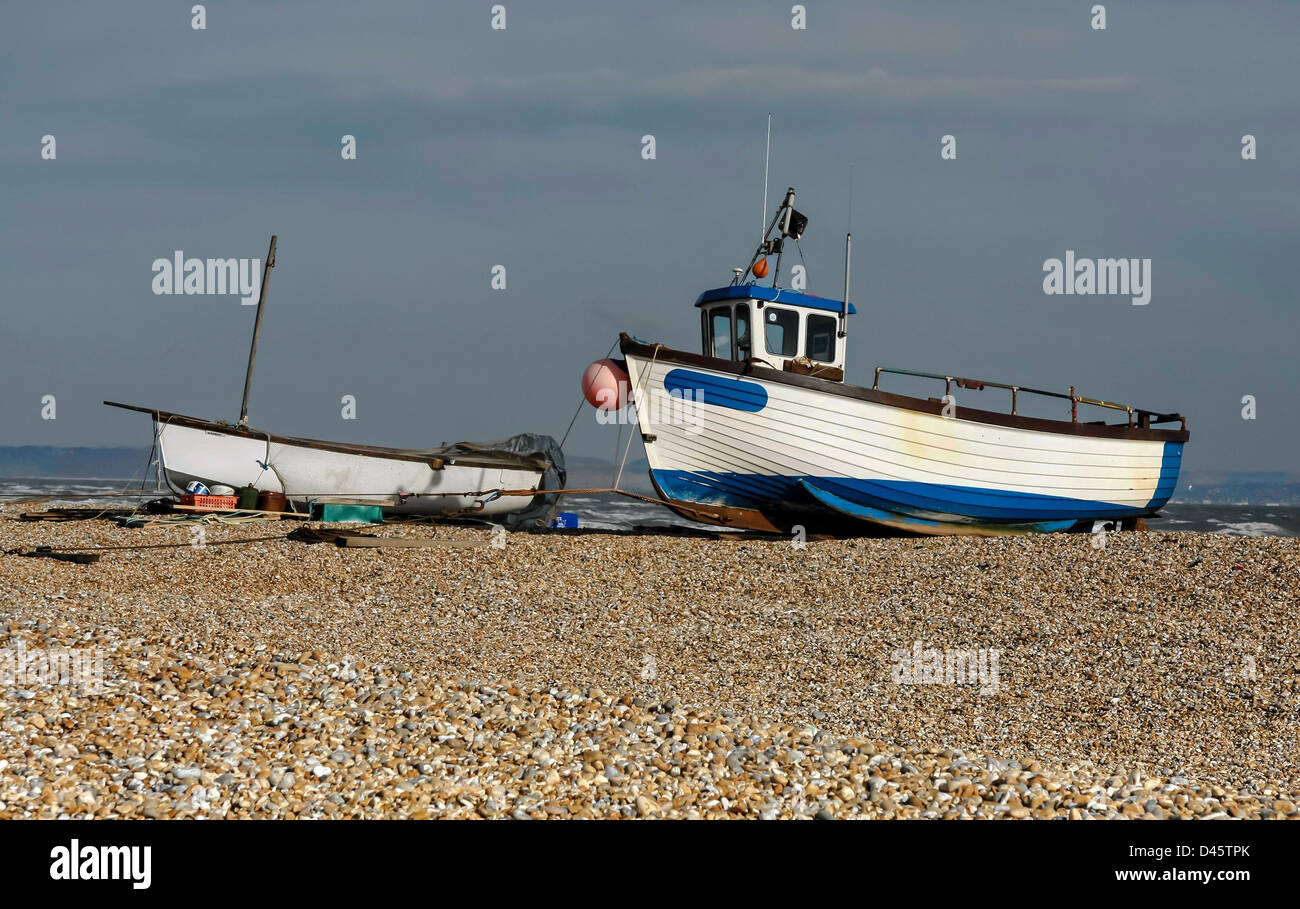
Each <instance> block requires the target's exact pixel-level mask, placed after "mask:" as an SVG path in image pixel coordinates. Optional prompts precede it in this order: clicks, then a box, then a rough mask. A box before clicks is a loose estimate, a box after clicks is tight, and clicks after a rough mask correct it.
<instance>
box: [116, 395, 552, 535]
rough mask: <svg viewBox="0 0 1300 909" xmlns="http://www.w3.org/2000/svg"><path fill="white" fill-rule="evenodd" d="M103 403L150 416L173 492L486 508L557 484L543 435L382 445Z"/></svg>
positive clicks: (442, 510)
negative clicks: (215, 489)
mask: <svg viewBox="0 0 1300 909" xmlns="http://www.w3.org/2000/svg"><path fill="white" fill-rule="evenodd" d="M104 403H105V404H107V405H108V406H110V407H120V408H123V409H125V410H133V411H138V412H140V413H147V414H149V415H150V416H151V417H152V418H153V425H154V438H155V440H156V444H157V452H158V461H159V466H160V470H161V473H162V476H163V478H164V481H165V482H166V484H167V486H168V487H169V488H170V489H171V490H172V491H173V492H175V493H177V494H178V495H179V494H183V493H184V492H185V489H186V487H187V486H188V485H189V484H190V483H191V482H194V481H198V482H199V483H202V484H203V485H205V486H207V487H209V488H210V487H212V486H214V485H225V486H231V487H241V486H252V487H253V488H255V489H257V490H259V491H261V492H277V493H283V494H284V496H285V497H286V498H287V499H288V500H289V501H290V502H291V503H293V504H294V505H296V506H300V507H301V508H302V509H303V510H306V509H307V508H308V507H309V506H310V505H311V504H312V503H313V502H321V503H328V502H344V501H346V502H348V503H351V504H373V505H379V506H380V507H382V508H383V509H384V510H385V511H386V512H392V513H396V514H428V515H473V516H478V517H494V516H499V515H506V514H510V513H513V512H522V511H525V510H528V509H531V508H533V507H536V506H539V505H541V504H542V503H543V501H544V500H545V499H546V498H547V497H546V492H547V491H549V490H554V489H558V488H561V487H562V485H563V483H562V476H563V460H562V458H561V456H560V455H559V452H558V448H554V446H553V442H551V440H550V438H549V437H548V436H535V435H531V434H526V433H525V434H521V435H518V436H513V437H511V438H510V439H505V440H503V441H500V442H488V443H481V442H480V443H471V442H458V443H456V444H454V445H446V446H442V447H440V448H432V449H404V448H383V447H380V446H377V445H356V444H352V443H348V442H326V441H321V440H318V439H302V438H295V437H291V436H279V435H274V434H272V433H269V432H263V431H261V430H258V429H252V428H250V427H247V426H240V425H237V424H231V423H225V422H219V421H213V420H202V419H199V418H197V417H187V416H184V415H182V414H175V413H168V412H167V411H162V410H153V409H150V408H147V407H136V406H134V405H131V404H119V403H116V402H113V401H105V402H104ZM557 461H558V462H559V465H558V467H559V472H558V474H557V469H556V468H557V464H556V462H557ZM530 492H531V493H533V494H532V495H529V493H530Z"/></svg>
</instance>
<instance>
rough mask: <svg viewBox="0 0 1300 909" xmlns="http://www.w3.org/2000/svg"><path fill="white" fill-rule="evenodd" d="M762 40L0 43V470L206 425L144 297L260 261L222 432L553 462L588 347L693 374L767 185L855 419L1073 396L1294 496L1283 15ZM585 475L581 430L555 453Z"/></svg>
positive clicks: (210, 371)
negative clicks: (912, 384) (507, 452)
mask: <svg viewBox="0 0 1300 909" xmlns="http://www.w3.org/2000/svg"><path fill="white" fill-rule="evenodd" d="M792 5H793V4H791V3H785V2H747V3H732V2H712V3H708V4H701V3H688V2H681V3H677V2H671V0H661V2H656V3H654V4H649V5H647V4H632V3H598V2H594V0H593V2H550V0H548V2H546V3H541V2H536V0H532V2H505V3H504V4H503V6H504V7H505V10H506V20H505V24H506V27H505V28H504V29H493V28H492V16H493V14H492V9H491V8H492V6H493V4H491V3H487V2H482V3H480V2H472V3H465V2H456V3H427V2H410V3H407V2H376V3H373V4H358V3H341V2H331V0H314V2H291V0H281V2H276V3H270V4H268V3H240V2H231V3H209V4H206V5H205V11H206V21H205V25H206V28H205V29H201V30H196V29H194V28H193V27H192V24H193V18H194V17H193V14H192V12H191V7H192V6H193V4H192V3H191V2H181V3H162V2H140V3H131V4H73V3H65V2H52V3H46V4H9V5H7V6H6V7H5V9H4V11H3V13H0V47H2V48H3V53H2V54H0V122H2V123H3V128H2V129H0V200H2V204H3V211H4V214H5V217H4V218H3V219H2V220H0V300H2V301H3V302H2V303H0V314H2V315H0V364H2V365H0V378H2V379H3V383H0V445H60V446H64V445H67V446H71V445H130V444H139V445H147V444H148V443H149V439H150V430H149V423H148V418H147V417H145V416H143V415H139V414H132V413H128V412H124V411H118V410H114V409H110V408H106V407H103V406H102V405H101V402H102V401H103V400H106V399H107V400H118V401H124V402H128V403H132V404H138V405H144V406H148V407H156V408H160V409H163V410H170V411H175V412H179V413H184V414H190V415H194V416H200V417H205V418H211V419H227V420H234V419H235V418H237V417H238V415H239V400H240V395H241V392H242V388H243V380H244V369H245V365H246V358H247V352H248V343H249V338H250V336H251V332H252V325H253V316H254V311H255V308H256V307H254V306H246V305H241V303H240V300H239V297H238V296H234V295H216V294H206V295H177V294H173V295H158V294H155V293H154V292H153V289H152V285H153V282H154V278H155V273H154V271H153V263H154V261H155V260H156V259H159V258H164V259H170V258H171V257H172V256H173V255H174V253H175V251H176V250H183V251H184V254H185V256H186V257H191V256H193V257H197V258H203V259H206V258H224V257H241V258H256V259H259V260H260V259H262V258H263V257H264V256H265V252H266V247H267V243H268V240H269V237H270V235H271V234H273V233H274V234H276V235H278V238H279V239H278V253H277V261H276V267H275V269H274V270H273V273H272V277H271V283H270V293H269V299H268V303H267V308H266V313H265V317H264V326H263V332H262V338H261V342H260V347H259V356H258V361H257V366H256V372H255V376H254V381H253V389H252V400H251V406H250V421H251V423H252V424H253V425H254V426H256V427H259V428H263V429H269V430H271V431H274V432H277V433H280V434H286V435H302V436H311V437H316V438H329V439H338V440H348V441H362V442H370V443H374V444H387V445H400V446H411V447H416V446H425V445H437V444H440V443H442V442H444V441H454V440H459V439H494V438H501V437H504V436H507V435H511V434H514V433H516V432H522V431H531V432H544V433H549V434H551V435H554V436H556V437H557V438H558V437H560V436H562V435H563V434H564V432H565V428H566V426H567V425H568V424H569V421H570V419H571V418H572V417H573V415H574V412H575V410H577V409H578V408H579V403H580V400H581V396H580V388H579V378H580V376H581V374H582V371H583V369H584V368H585V367H586V366H587V364H588V363H590V362H591V361H592V360H594V359H597V358H599V357H601V356H604V355H605V353H606V352H607V351H608V350H609V348H610V347H611V345H612V344H613V343H614V342H615V340H616V339H617V336H618V333H619V332H620V331H627V332H630V333H632V334H634V335H636V336H638V337H639V338H642V339H647V340H655V341H662V342H665V343H667V344H669V345H670V346H674V347H679V348H685V349H688V350H695V349H697V348H698V345H699V338H698V332H699V319H698V316H697V314H696V312H695V310H694V309H693V303H694V300H695V298H696V297H697V296H698V295H699V293H700V292H701V291H703V290H705V289H708V288H712V287H718V286H723V285H726V284H727V283H728V282H729V280H730V276H731V268H732V267H734V266H743V265H745V264H746V263H747V262H748V261H749V256H750V255H751V253H752V252H753V249H754V246H755V244H756V242H757V240H758V239H759V232H760V228H761V226H762V224H761V221H760V216H761V215H763V214H764V213H766V215H767V217H770V215H771V211H772V210H773V209H774V207H775V205H776V203H777V201H778V200H779V197H780V194H781V192H782V191H783V190H784V189H785V187H787V186H793V187H795V189H796V191H797V192H798V197H797V198H798V201H797V206H798V208H799V209H800V211H802V212H804V213H805V214H806V215H807V216H808V217H809V227H808V230H807V232H806V233H805V235H804V238H803V240H802V251H803V257H804V263H805V264H806V267H807V274H808V290H809V292H811V293H815V294H820V295H824V296H831V297H838V295H839V294H840V291H841V289H842V281H843V277H842V268H843V245H844V232H845V231H846V229H847V228H848V226H849V223H850V218H851V222H852V230H853V237H854V260H853V293H852V297H853V301H854V303H855V305H856V306H857V307H858V310H859V314H858V315H857V316H855V317H854V318H853V320H852V322H851V325H850V335H849V339H848V343H849V347H848V356H849V364H848V380H849V381H850V382H854V383H856V384H866V385H870V384H871V378H872V372H873V368H874V367H875V366H877V365H883V366H894V367H904V368H909V369H916V370H923V371H931V372H939V373H952V374H956V375H968V376H974V377H977V378H982V379H987V380H994V381H1003V382H1015V383H1019V384H1022V385H1027V386H1034V387H1039V388H1049V389H1060V390H1062V391H1064V390H1065V389H1066V388H1067V387H1068V386H1070V385H1075V386H1077V388H1078V389H1079V391H1080V393H1082V394H1085V395H1088V396H1091V397H1097V398H1102V399H1106V400H1112V401H1120V402H1124V403H1131V404H1134V405H1137V406H1140V407H1145V408H1149V409H1153V410H1162V411H1175V410H1177V411H1180V412H1182V413H1183V414H1185V415H1187V417H1188V428H1189V430H1190V431H1191V442H1190V444H1189V445H1188V446H1187V451H1186V459H1185V466H1186V467H1187V468H1196V469H1214V470H1218V469H1223V470H1251V471H1266V470H1294V469H1295V457H1294V452H1295V451H1296V450H1297V448H1300V421H1298V420H1297V419H1296V411H1295V402H1296V400H1297V397H1298V395H1297V392H1300V378H1298V376H1297V370H1296V368H1295V345H1296V340H1297V337H1298V336H1300V317H1298V315H1297V312H1298V307H1297V300H1296V287H1297V280H1296V277H1295V269H1296V267H1297V256H1296V248H1297V242H1296V241H1297V239H1298V235H1297V229H1296V218H1297V213H1298V212H1300V110H1298V108H1297V103H1296V100H1297V86H1298V85H1300V55H1298V54H1296V52H1295V36H1296V34H1297V33H1300V4H1294V3H1268V2H1252V3H1249V4H1228V3H1221V2H1219V3H1209V2H1168V3H1164V2H1143V3H1142V4H1120V3H1109V4H1103V5H1104V6H1105V7H1106V28H1105V29H1104V30H1103V29H1095V28H1093V27H1092V22H1093V19H1094V14H1093V13H1092V7H1093V6H1094V4H1093V3H1089V2H1073V0H1071V2H1050V0H1049V2H1023V3H1021V2H999V3H996V4H994V3H970V2H939V0H934V2H915V0H913V2H852V3H835V2H817V0H813V2H808V3H806V4H804V7H805V10H806V16H805V24H806V28H803V29H795V28H792V27H791V24H792V14H791V7H792ZM769 112H770V113H771V114H772V118H773V133H772V153H771V177H770V183H771V192H770V197H769V200H768V206H767V208H766V210H763V208H762V200H763V192H762V187H763V156H764V141H765V129H766V121H767V114H768V113H769ZM1247 134H1249V135H1253V136H1254V137H1255V140H1256V149H1257V157H1256V158H1255V159H1254V160H1245V159H1243V156H1242V137H1243V136H1245V135H1247ZM345 135H351V136H354V137H355V140H356V157H355V159H351V160H348V159H345V158H344V157H343V155H342V154H341V150H342V147H343V146H342V137H343V136H345ZM647 135H649V136H653V137H654V150H655V156H654V157H653V158H652V159H647V158H646V157H644V156H643V147H644V146H643V137H644V136H647ZM45 136H53V137H54V143H55V145H54V149H55V157H54V158H53V159H49V158H47V157H43V155H42V151H43V149H44V148H46V146H47V140H45V139H44V137H45ZM944 136H952V137H953V138H954V140H955V149H956V157H955V158H951V159H945V158H944V157H942V156H941V150H942V137H944ZM850 171H851V172H852V187H853V191H852V196H851V204H850V193H849V184H850V179H849V174H850ZM1067 250H1074V251H1075V254H1076V256H1078V257H1090V258H1105V257H1127V258H1138V259H1150V260H1151V283H1152V288H1151V299H1150V302H1149V303H1148V304H1147V305H1145V306H1135V305H1133V304H1132V303H1131V302H1130V298H1129V297H1128V296H1119V295H1113V296H1101V295H1092V296H1089V295H1048V294H1045V293H1044V290H1043V279H1044V271H1043V268H1044V263H1045V262H1046V261H1047V260H1049V259H1051V258H1063V257H1064V256H1065V253H1066V251H1067ZM791 258H792V257H791V256H789V255H787V258H786V264H787V265H789V264H790V260H791ZM793 259H794V261H796V262H797V261H798V257H797V255H795V256H794V257H793ZM498 265H500V266H504V268H505V276H506V287H505V289H504V290H500V289H494V288H493V287H492V278H493V268H494V266H498ZM787 280H788V278H787ZM885 387H888V386H885ZM900 390H901V389H900ZM925 393H926V394H942V392H941V391H938V390H936V389H929V390H928V391H926V392H925ZM970 394H978V395H984V396H987V397H980V398H975V399H973V400H970V401H967V400H965V399H960V398H959V403H961V404H969V405H970V406H977V407H984V408H986V409H1002V408H1004V407H1005V406H1006V402H1005V401H1004V400H1002V398H1001V397H996V396H997V395H999V394H1002V393H1000V392H994V391H991V390H990V391H984V392H970ZM345 395H350V396H352V398H353V399H354V400H355V416H356V418H355V419H350V420H349V419H344V418H343V406H342V399H343V397H344V396H345ZM1247 395H1250V396H1253V398H1254V401H1255V404H1254V407H1255V419H1251V420H1248V419H1243V397H1245V396H1247ZM47 396H53V399H54V402H55V404H54V406H55V410H54V414H53V415H54V419H45V418H43V417H44V416H49V408H48V406H46V403H44V402H47V401H48V399H47ZM1059 416H1062V417H1064V416H1066V414H1064V413H1062V414H1060V415H1059ZM1098 416H1099V415H1098ZM1092 418H1098V417H1097V416H1094V417H1092ZM617 438H618V430H617V429H616V428H615V427H613V426H606V425H599V424H597V422H596V419H595V416H594V412H593V411H591V410H590V409H589V408H586V407H583V408H582V409H581V411H580V412H579V413H578V418H577V421H576V423H575V424H574V429H573V431H572V434H571V435H570V437H569V440H568V443H567V445H566V451H567V452H568V453H569V454H571V455H595V456H604V457H607V458H608V457H611V456H612V455H613V453H614V449H615V445H616V442H617ZM624 438H626V435H624ZM634 456H635V454H634Z"/></svg>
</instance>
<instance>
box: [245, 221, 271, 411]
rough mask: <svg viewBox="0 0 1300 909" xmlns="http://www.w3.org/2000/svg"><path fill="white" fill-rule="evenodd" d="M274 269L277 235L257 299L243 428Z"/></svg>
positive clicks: (246, 374)
mask: <svg viewBox="0 0 1300 909" xmlns="http://www.w3.org/2000/svg"><path fill="white" fill-rule="evenodd" d="M273 268H275V234H271V248H270V249H268V250H267V251H266V265H265V266H263V267H262V292H261V293H260V294H259V295H258V297H257V317H256V318H255V319H254V320H253V344H252V346H251V347H249V349H248V372H247V373H245V374H244V400H243V402H242V403H241V404H240V405H239V425H240V426H243V427H247V426H248V390H249V388H250V387H251V386H252V384H253V361H254V360H256V359H257V338H258V335H260V334H261V333H262V313H263V311H264V309H265V307H266V289H267V288H268V287H269V286H270V284H271V269H273Z"/></svg>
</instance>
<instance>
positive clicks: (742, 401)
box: [664, 369, 767, 413]
mask: <svg viewBox="0 0 1300 909" xmlns="http://www.w3.org/2000/svg"><path fill="white" fill-rule="evenodd" d="M664 388H665V389H667V390H668V393H669V394H677V395H681V396H682V397H683V398H686V399H687V400H693V401H696V402H698V403H701V404H716V405H717V406H718V407H730V408H731V409H732V410H745V411H749V412H750V413H757V412H758V411H760V410H762V409H763V408H764V407H766V406H767V389H766V388H764V387H763V386H762V385H759V384H758V383H757V382H746V381H744V380H742V379H730V378H727V377H726V376H711V375H709V374H708V373H706V372H696V371H695V370H693V369H674V370H671V371H670V372H669V373H668V375H666V376H664Z"/></svg>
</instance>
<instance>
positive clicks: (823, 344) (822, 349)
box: [803, 315, 836, 363]
mask: <svg viewBox="0 0 1300 909" xmlns="http://www.w3.org/2000/svg"><path fill="white" fill-rule="evenodd" d="M835 334H836V320H835V319H833V318H831V317H830V316H811V315H810V316H809V317H808V342H807V343H806V344H805V345H804V352H803V353H804V356H805V357H807V358H808V359H810V360H820V361H821V362H823V363H834V362H835Z"/></svg>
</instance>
